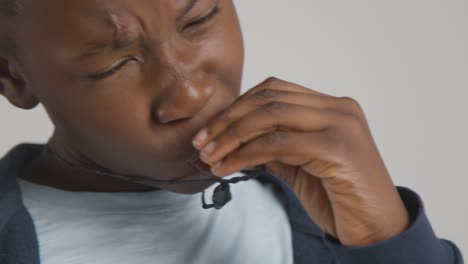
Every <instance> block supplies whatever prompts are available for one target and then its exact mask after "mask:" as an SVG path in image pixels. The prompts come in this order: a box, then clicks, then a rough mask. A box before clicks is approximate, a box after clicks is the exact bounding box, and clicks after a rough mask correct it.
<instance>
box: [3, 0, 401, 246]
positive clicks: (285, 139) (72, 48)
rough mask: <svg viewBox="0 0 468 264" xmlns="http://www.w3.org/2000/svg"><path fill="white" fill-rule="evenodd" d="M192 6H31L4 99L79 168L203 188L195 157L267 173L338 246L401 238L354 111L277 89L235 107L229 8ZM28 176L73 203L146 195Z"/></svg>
mask: <svg viewBox="0 0 468 264" xmlns="http://www.w3.org/2000/svg"><path fill="white" fill-rule="evenodd" d="M194 3H195V5H194V6H193V7H192V8H190V10H189V11H188V12H187V13H186V14H183V10H184V9H186V7H187V6H190V5H189V4H190V1H189V0H179V1H154V0H152V1H150V0H145V1H129V0H112V1H111V0H109V1H91V0H80V1H63V0H43V1H25V3H24V5H23V6H24V9H23V10H22V11H21V12H20V14H19V15H18V17H17V18H16V21H15V26H16V27H15V29H16V31H15V36H14V37H15V40H16V41H17V43H18V48H19V50H20V51H21V57H20V58H21V59H20V60H16V59H14V58H11V57H9V56H8V55H7V54H3V56H2V63H0V65H3V66H2V68H0V80H1V86H0V87H1V91H2V94H3V95H4V96H5V97H7V98H8V99H9V101H10V102H11V103H12V104H14V105H16V106H17V107H21V108H25V109H29V108H33V107H35V106H36V105H37V104H39V103H41V104H43V106H44V107H45V108H46V110H47V112H48V114H49V116H50V118H51V120H52V122H53V123H54V125H55V131H54V134H53V136H52V137H51V138H50V140H49V144H50V146H51V148H52V149H53V150H54V151H56V152H57V153H59V154H60V155H62V156H63V157H64V158H66V159H67V160H69V161H70V162H73V163H74V164H78V165H82V166H89V164H98V165H99V166H101V167H104V168H107V169H109V170H112V171H115V172H119V173H125V174H134V175H141V176H146V177H150V178H156V179H160V180H169V179H180V178H184V179H193V178H202V177H204V176H203V175H201V174H200V173H199V172H197V171H196V170H195V169H194V168H192V167H191V166H189V165H187V163H186V162H187V161H188V160H189V159H190V158H191V157H193V155H198V154H199V150H200V151H202V154H200V155H201V158H202V160H203V161H205V162H206V163H209V164H217V163H218V162H220V161H222V164H223V166H222V167H219V166H216V168H213V170H212V172H213V174H214V175H215V176H219V177H223V176H225V175H228V174H230V173H233V172H236V171H239V170H241V169H243V168H246V167H250V166H255V165H259V164H265V165H266V169H267V170H268V171H269V172H271V173H272V174H274V175H276V176H278V177H280V178H282V179H283V180H284V181H285V182H287V183H288V184H289V185H290V186H291V188H292V189H293V190H294V191H295V193H296V194H297V196H298V198H299V200H300V201H301V202H302V204H303V205H304V207H305V208H306V210H307V212H308V213H309V215H310V216H311V218H313V219H314V221H315V222H316V223H317V224H318V225H319V226H321V227H322V228H323V229H324V230H325V231H326V232H328V233H329V234H331V235H333V236H335V237H336V238H338V239H339V240H340V241H341V243H343V244H344V245H347V246H364V245H369V244H372V243H375V242H378V241H383V240H386V239H389V238H391V237H393V236H395V235H397V234H399V233H401V232H403V231H404V230H405V229H406V227H407V225H408V215H407V212H406V209H405V207H404V205H403V203H402V201H401V199H400V197H399V195H398V193H397V191H396V189H395V186H394V185H393V183H392V181H391V178H390V175H389V174H388V171H387V169H386V168H385V165H384V162H383V160H382V159H381V157H380V154H379V152H378V150H377V147H376V145H375V143H374V141H373V139H372V135H371V133H370V130H369V128H368V125H367V121H366V119H365V116H364V113H363V112H362V109H361V107H360V106H359V104H358V103H357V102H356V101H354V100H352V99H350V98H346V97H345V98H338V97H334V96H330V95H326V94H322V93H319V92H317V91H314V90H312V89H309V88H306V87H302V86H300V85H297V84H294V83H291V82H286V81H283V80H279V79H276V78H270V79H268V80H267V81H265V82H262V83H261V84H259V85H258V86H256V87H254V88H253V89H251V90H250V91H248V92H247V93H245V94H243V95H242V96H240V83H241V79H242V66H243V55H244V53H243V45H242V35H241V31H240V27H239V22H238V19H237V15H236V12H235V8H234V5H233V3H232V0H199V1H195V2H194ZM217 8H219V10H220V12H218V10H217ZM104 18H107V19H104ZM88 42H91V43H90V44H87V43H88ZM105 43H110V44H109V45H106V44H105ZM89 48H94V50H92V51H89V50H88V49H89ZM97 48H100V49H97ZM112 67H114V70H112V71H111V72H109V71H108V69H109V68H112ZM117 68H118V70H117ZM106 69H107V71H106ZM112 73H113V74H112ZM304 119H305V120H304ZM202 128H204V131H205V133H198V134H199V136H197V137H195V135H196V134H197V132H199V131H200V130H202ZM200 134H205V139H203V138H200ZM194 139H198V140H194ZM192 140H193V142H192ZM210 141H213V142H215V144H214V145H215V146H216V148H215V150H214V151H213V153H211V154H208V151H207V149H208V148H209V147H208V146H209V145H210V144H209V142H210ZM192 144H193V145H192ZM211 145H213V144H211ZM22 177H23V178H25V179H27V180H29V181H33V182H36V183H40V184H44V185H49V186H53V187H57V188H61V189H65V190H73V191H100V192H115V191H147V190H151V189H150V188H148V187H146V186H142V185H138V184H129V183H126V182H123V181H120V180H117V179H112V178H108V177H103V176H96V175H94V174H92V173H85V172H84V171H78V170H71V169H70V168H67V167H64V166H62V165H61V164H60V163H59V162H58V161H57V160H55V159H54V158H53V157H51V156H50V155H49V154H47V152H44V153H43V154H42V155H40V156H39V157H38V158H37V159H36V160H34V161H33V162H31V163H30V164H29V165H28V166H27V167H26V168H25V169H24V171H23V173H22ZM209 185H211V183H206V184H205V183H204V184H194V185H175V186H167V185H166V186H163V185H161V186H160V187H161V188H163V189H167V190H170V191H174V192H180V193H196V192H199V191H201V190H203V189H205V188H207V187H208V186H209Z"/></svg>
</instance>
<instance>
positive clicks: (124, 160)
mask: <svg viewBox="0 0 468 264" xmlns="http://www.w3.org/2000/svg"><path fill="white" fill-rule="evenodd" d="M21 1H22V2H23V3H24V5H23V6H24V9H23V11H21V13H20V15H19V16H18V19H17V23H16V26H17V27H16V28H15V30H16V32H15V34H16V35H15V39H16V41H17V43H18V46H19V50H20V52H21V64H20V67H19V68H20V71H21V73H22V74H23V77H24V78H25V81H26V83H27V87H28V89H29V90H30V92H31V93H32V94H33V95H34V96H35V97H37V98H38V99H39V101H40V102H41V103H42V104H43V105H44V107H45V108H46V109H47V112H48V114H49V116H50V117H51V119H52V121H53V122H54V124H55V127H56V131H55V133H54V138H59V139H60V140H59V142H60V146H61V147H62V148H63V150H66V151H71V152H72V153H74V154H78V153H80V154H82V155H84V156H85V157H86V158H88V159H91V160H92V161H95V162H97V163H98V164H100V165H101V166H103V167H105V168H108V169H111V170H113V171H116V172H120V173H127V174H135V175H142V176H148V177H152V178H157V179H161V180H168V179H175V178H181V177H184V176H190V177H191V178H193V177H195V176H196V175H195V173H196V171H194V170H193V168H191V167H190V166H188V165H187V164H186V163H185V161H186V160H188V159H189V158H190V157H192V156H193V155H194V154H198V152H197V151H196V150H195V149H194V148H193V147H192V145H191V140H192V137H193V136H194V135H195V133H196V132H197V131H198V130H199V129H200V128H201V127H202V126H203V125H204V124H205V123H206V121H207V120H208V119H209V118H211V117H212V116H213V115H215V114H216V113H218V112H219V111H220V110H222V109H223V108H225V107H227V106H228V105H229V104H230V103H232V102H233V101H234V100H235V99H236V98H237V97H238V96H239V94H240V83H241V77H242V65H243V55H244V54H243V44H242V36H241V32H240V27H239V22H238V18H237V15H236V12H235V7H234V5H233V3H232V0H198V1H192V0H67V1H64V0H41V1H37V0H21ZM70 156H72V155H70ZM75 162H76V161H75ZM198 177H200V174H198ZM161 187H162V188H164V189H168V190H173V191H176V192H187V193H188V192H195V191H199V189H200V186H198V189H197V187H193V186H192V187H187V186H161ZM205 187H206V186H205Z"/></svg>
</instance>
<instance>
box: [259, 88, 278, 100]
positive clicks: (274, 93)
mask: <svg viewBox="0 0 468 264" xmlns="http://www.w3.org/2000/svg"><path fill="white" fill-rule="evenodd" d="M279 94H280V91H278V90H272V89H264V90H260V91H258V92H256V93H255V94H254V97H255V99H257V100H259V101H267V100H268V99H271V98H275V97H278V95H279Z"/></svg>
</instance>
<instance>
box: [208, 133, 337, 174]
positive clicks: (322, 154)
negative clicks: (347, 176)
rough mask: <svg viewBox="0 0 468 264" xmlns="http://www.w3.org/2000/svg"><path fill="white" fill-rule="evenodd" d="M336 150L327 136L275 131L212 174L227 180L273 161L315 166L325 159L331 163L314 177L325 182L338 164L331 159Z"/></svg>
mask: <svg viewBox="0 0 468 264" xmlns="http://www.w3.org/2000/svg"><path fill="white" fill-rule="evenodd" d="M332 147H333V143H332V141H331V140H330V138H329V136H328V135H327V133H325V132H312V133H311V132H308V133H304V132H282V131H275V132H272V133H268V134H265V135H262V136H260V137H257V138H255V139H254V140H252V141H249V142H248V143H246V144H245V145H243V146H242V147H240V148H238V149H236V150H235V151H234V152H232V153H230V154H229V155H228V156H226V158H225V159H223V160H222V161H221V162H219V163H217V164H216V165H215V166H214V167H212V171H211V172H212V173H213V174H214V175H216V176H226V175H229V174H232V173H234V172H237V171H239V170H241V169H243V168H248V167H253V166H257V165H261V164H266V163H268V162H272V161H280V162H282V163H285V164H288V165H291V166H303V165H306V164H311V163H313V162H314V160H318V159H323V160H325V161H327V162H323V163H318V162H317V163H316V164H317V166H316V167H315V168H314V171H313V172H314V173H312V174H313V175H316V176H317V177H323V178H325V177H327V175H331V174H330V172H327V170H329V167H331V165H332V164H334V163H337V162H338V161H335V160H334V159H333V157H332V156H331V153H333V151H331V150H332ZM309 167H310V166H309ZM325 173H326V174H325Z"/></svg>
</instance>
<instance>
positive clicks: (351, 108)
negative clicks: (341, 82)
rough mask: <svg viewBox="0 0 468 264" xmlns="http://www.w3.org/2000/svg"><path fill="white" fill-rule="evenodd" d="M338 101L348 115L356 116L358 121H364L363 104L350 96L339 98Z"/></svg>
mask: <svg viewBox="0 0 468 264" xmlns="http://www.w3.org/2000/svg"><path fill="white" fill-rule="evenodd" d="M338 100H339V101H340V103H341V104H342V105H343V106H344V108H345V109H346V110H347V111H348V113H350V114H351V115H354V116H355V118H356V119H357V120H358V121H363V119H364V118H363V116H364V112H363V111H362V107H361V104H360V103H359V102H358V101H357V100H356V99H354V98H351V97H348V96H343V97H339V98H338Z"/></svg>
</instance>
